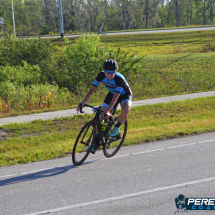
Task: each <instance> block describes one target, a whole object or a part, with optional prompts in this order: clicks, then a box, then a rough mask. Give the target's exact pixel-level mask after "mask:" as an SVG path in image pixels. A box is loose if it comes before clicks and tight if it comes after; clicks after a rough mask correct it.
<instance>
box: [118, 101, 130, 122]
mask: <svg viewBox="0 0 215 215" xmlns="http://www.w3.org/2000/svg"><path fill="white" fill-rule="evenodd" d="M131 107H132V102H131V100H129V101H127V100H124V101H123V102H121V111H122V113H121V114H120V116H119V121H120V122H121V123H124V122H125V121H126V120H127V119H128V114H129V112H130V110H131Z"/></svg>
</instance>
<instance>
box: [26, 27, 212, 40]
mask: <svg viewBox="0 0 215 215" xmlns="http://www.w3.org/2000/svg"><path fill="white" fill-rule="evenodd" d="M214 29H215V26H206V27H191V28H171V29H156V30H142V31H141V30H138V31H120V32H107V34H106V35H119V34H154V33H168V32H181V31H207V30H214ZM81 35H82V34H69V35H68V34H66V35H64V37H77V36H81ZM101 36H102V35H101ZM59 37H61V35H57V36H56V35H55V36H42V37H41V38H59ZM24 38H38V37H24Z"/></svg>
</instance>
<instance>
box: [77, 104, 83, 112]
mask: <svg viewBox="0 0 215 215" xmlns="http://www.w3.org/2000/svg"><path fill="white" fill-rule="evenodd" d="M83 106H84V104H83V103H82V102H80V103H79V104H78V107H77V108H76V111H77V113H78V112H79V111H80V107H81V108H83Z"/></svg>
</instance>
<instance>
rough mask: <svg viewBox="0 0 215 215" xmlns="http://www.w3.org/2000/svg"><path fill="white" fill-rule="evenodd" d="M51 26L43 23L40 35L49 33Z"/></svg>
mask: <svg viewBox="0 0 215 215" xmlns="http://www.w3.org/2000/svg"><path fill="white" fill-rule="evenodd" d="M51 31H52V30H51V28H50V27H49V26H48V25H44V26H43V27H42V31H41V33H40V34H41V35H49V32H51Z"/></svg>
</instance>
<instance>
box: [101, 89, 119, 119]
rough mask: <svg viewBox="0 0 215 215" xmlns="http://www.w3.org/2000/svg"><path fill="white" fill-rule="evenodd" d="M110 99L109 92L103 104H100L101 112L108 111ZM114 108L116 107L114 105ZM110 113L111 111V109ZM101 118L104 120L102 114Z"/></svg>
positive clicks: (111, 95) (110, 94)
mask: <svg viewBox="0 0 215 215" xmlns="http://www.w3.org/2000/svg"><path fill="white" fill-rule="evenodd" d="M112 98H113V94H112V93H111V92H108V94H107V96H106V97H105V100H104V102H103V104H102V110H104V111H107V109H108V107H109V104H110V103H111V101H112ZM115 106H116V105H115ZM115 106H114V107H115ZM112 111H113V109H112ZM101 118H102V119H104V115H103V114H102V115H101Z"/></svg>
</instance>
